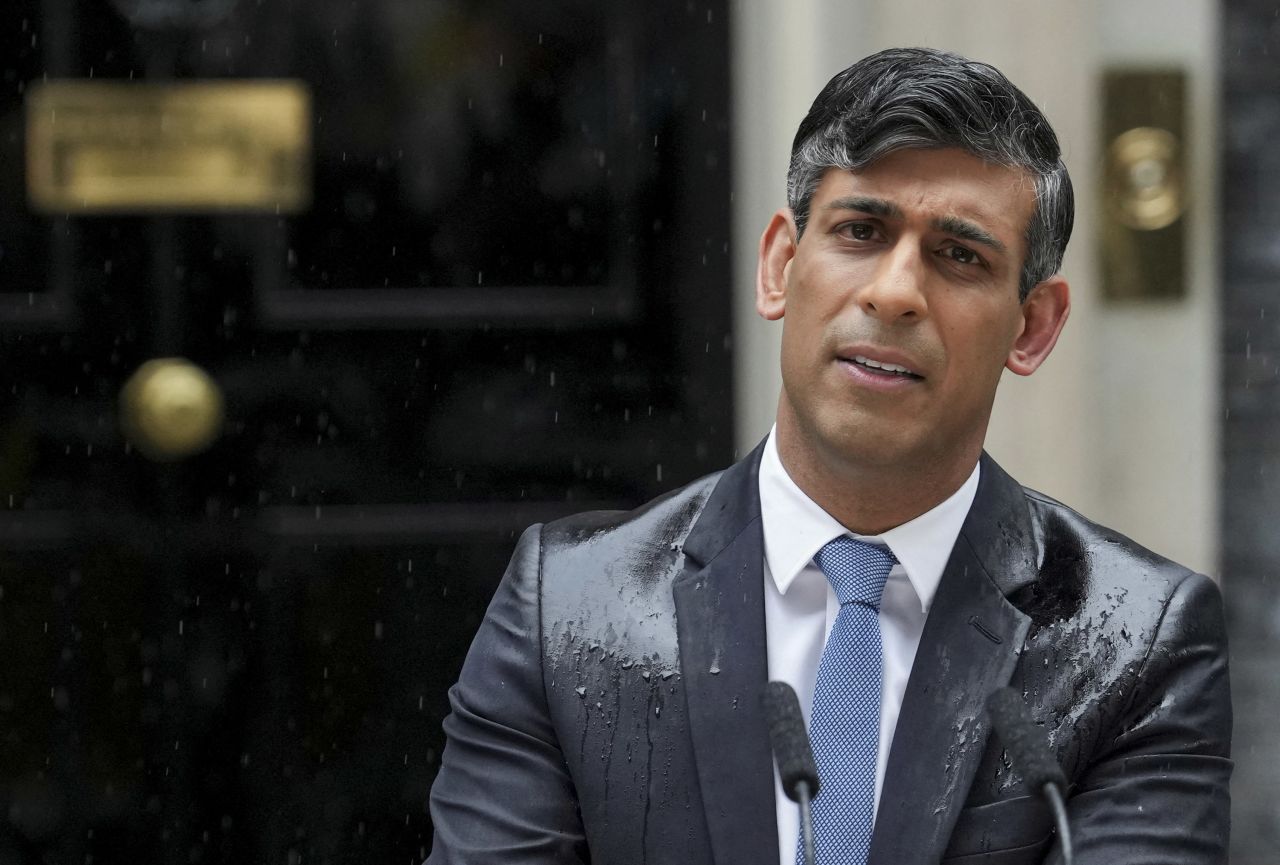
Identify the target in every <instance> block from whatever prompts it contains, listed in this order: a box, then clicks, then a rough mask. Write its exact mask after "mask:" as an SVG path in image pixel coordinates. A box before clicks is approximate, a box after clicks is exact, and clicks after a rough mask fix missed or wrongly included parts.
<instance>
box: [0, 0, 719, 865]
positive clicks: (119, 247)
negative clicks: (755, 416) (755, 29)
mask: <svg viewBox="0 0 1280 865" xmlns="http://www.w3.org/2000/svg"><path fill="white" fill-rule="evenodd" d="M725 7H726V4H725V3H724V2H723V0H717V2H712V3H709V4H708V3H699V4H688V3H685V2H676V0H662V2H649V3H644V4H630V5H629V7H627V8H623V7H622V6H617V7H615V6H614V4H604V3H599V2H595V0H555V2H542V3H521V2H515V0H470V2H462V0H448V2H446V0H440V2H431V0H355V2H353V0H305V2H303V0H6V2H5V4H4V6H3V9H2V10H0V72H2V74H3V81H0V147H3V157H2V159H0V194H2V195H3V198H2V201H3V207H2V208H0V341H2V342H3V363H4V367H3V370H2V371H0V394H3V402H2V403H0V405H2V414H0V652H2V653H3V662H2V663H0V814H2V815H4V816H5V817H6V820H5V822H4V823H3V824H2V826H0V862H58V863H89V862H93V863H109V862H122V863H123V862H128V863H137V862H174V863H177V862H182V863H196V862H269V863H304V862H357V861H370V862H373V861H377V862H380V863H385V862H399V863H410V862H415V861H419V860H420V859H421V858H422V857H423V856H425V854H426V852H427V851H428V849H429V847H430V838H431V827H430V820H429V817H428V814H427V811H426V802H427V794H428V790H429V787H430V784H431V781H432V778H433V777H434V774H435V767H436V764H437V760H438V754H439V751H440V748H441V746H442V738H441V734H440V722H441V719H442V717H443V715H444V713H445V711H446V707H447V701H446V689H447V687H448V685H449V684H450V683H451V681H452V680H453V678H454V677H455V676H456V674H457V670H458V668H459V666H460V664H461V660H462V656H463V653H464V652H465V650H466V646H467V644H468V642H469V640H470V637H471V634H472V633H473V632H474V629H475V627H476V625H477V623H478V621H479V618H480V616H481V615H482V614H483V610H484V607H485V605H486V603H487V600H488V597H489V596H490V594H491V593H492V591H493V588H494V586H495V584H496V582H497V580H498V578H499V577H500V575H501V572H502V569H503V567H504V565H505V562H506V559H507V556H508V555H509V553H510V550H511V548H512V546H513V544H514V541H515V538H516V536H517V535H518V533H519V531H520V530H521V529H522V528H523V527H524V526H526V525H527V524H529V523H531V522H535V521H538V520H544V519H548V518H552V517H554V516H557V515H560V514H564V513H568V512H571V511H575V510H581V509H584V508H590V507H629V506H632V505H635V504H638V503H640V502H641V501H643V500H645V499H647V498H649V497H651V496H653V495H655V494H657V493H658V492H660V491H662V490H664V489H668V488H670V487H672V486H674V485H676V484H679V483H681V482H683V481H686V480H689V479H691V478H693V477H695V476H697V475H700V474H702V473H705V472H707V471H711V470H714V469H716V468H720V467H722V466H723V465H725V464H726V463H727V462H728V461H729V460H730V457H731V406H730V402H729V352H730V343H729V333H728V321H729V314H728V272H729V268H728V262H729V250H728V232H729V182H728V165H729V153H728V151H727V113H726V112H727V101H728V93H727V82H726V75H727V67H728V58H727V26H726V25H727V22H726V20H725V19H726V9H725ZM46 79H48V80H53V81H55V83H56V82H57V81H65V80H70V81H74V82H80V83H81V84H83V83H84V82H89V81H94V82H99V83H100V82H103V81H106V82H107V83H109V84H114V85H121V86H124V85H129V86H134V87H137V88H142V87H144V86H150V85H155V84H161V83H166V82H167V83H173V82H184V81H188V80H197V79H198V80H202V81H209V80H213V81H220V82H224V83H229V82H248V81H257V80H263V79H268V80H273V81H281V80H283V81H287V82H295V83H300V84H301V85H302V88H303V92H305V93H307V94H309V100H310V111H311V114H310V118H311V119H310V124H309V128H310V131H311V136H312V138H311V143H310V146H309V152H310V165H309V166H308V168H307V176H308V177H309V178H311V180H310V182H309V186H310V189H309V198H310V203H309V205H307V206H306V207H305V208H302V209H300V210H298V211H297V212H281V213H279V214H277V213H273V212H270V209H269V208H268V209H266V210H264V209H262V208H246V207H244V206H237V205H233V204H232V203H230V200H231V198H233V196H232V195H231V193H230V192H228V191H226V190H222V192H221V193H219V194H224V193H225V194H226V196H227V199H228V203H226V204H225V206H222V207H217V206H214V207H212V208H211V207H209V206H201V207H188V208H183V207H181V206H177V205H175V204H173V203H172V202H170V203H169V204H167V205H163V204H162V205H156V206H154V207H140V206H134V207H130V208H117V209H115V210H112V209H110V208H106V209H101V208H99V209H98V210H96V211H95V210H93V209H92V208H88V207H85V208H81V207H78V206H67V207H65V208H63V209H61V210H59V209H56V208H55V209H50V208H48V207H44V208H43V209H42V208H41V207H38V206H36V205H33V204H29V203H28V201H29V192H30V190H29V188H28V187H29V180H30V177H29V176H28V165H29V164H30V160H32V159H52V160H61V162H59V163H58V164H59V165H60V166H62V168H63V169H64V170H66V171H68V172H72V173H75V172H79V173H80V174H78V175H77V177H79V178H80V179H81V180H85V181H86V182H89V181H98V180H102V179H103V178H101V177H98V175H95V174H94V172H95V171H97V172H103V171H104V169H103V168H102V167H101V165H100V164H98V163H94V162H93V161H92V160H91V159H87V158H86V159H83V160H80V161H77V159H78V157H77V156H76V155H75V154H68V153H66V152H62V151H61V150H60V151H59V152H57V153H32V152H30V151H31V149H32V148H33V147H35V146H36V145H32V146H30V147H29V146H28V144H27V141H28V135H29V133H30V129H31V126H32V124H33V123H34V122H36V120H37V118H33V117H32V116H31V110H30V103H31V101H32V98H33V97H32V94H33V93H34V92H36V91H38V89H39V85H43V83H44V82H45V81H46ZM133 92H134V91H130V94H131V93H133ZM136 92H137V93H139V94H141V93H142V92H143V91H142V90H141V89H139V90H137V91H136ZM139 98H141V97H139ZM107 114H108V115H109V114H110V112H109V111H107ZM45 119H46V120H48V119H49V118H45ZM104 122H106V121H104ZM107 127H110V123H109V122H108V124H107ZM107 127H104V129H105V130H106V131H104V132H102V133H101V134H102V135H103V136H107V137H109V136H112V135H118V134H119V131H118V130H116V131H112V129H113V128H114V127H111V128H107ZM95 134H96V133H95ZM33 140H34V139H33ZM117 143H118V142H117ZM41 146H43V145H41ZM140 146H143V147H145V146H149V145H147V143H146V142H145V141H144V142H143V144H141V145H140ZM139 152H143V151H139ZM147 152H149V151H147ZM133 158H134V161H135V162H139V161H140V162H141V164H143V170H144V171H145V170H146V165H145V163H146V159H145V158H143V157H140V156H138V154H137V153H135V154H133ZM147 158H149V157H147ZM95 166H96V167H95ZM152 168H154V166H152ZM184 170H187V169H184ZM160 173H163V172H160ZM181 177H182V175H181V172H178V173H177V174H175V175H174V179H171V183H181V182H189V178H188V180H186V181H184V180H182V179H181ZM86 178H87V180H86ZM107 179H110V178H107ZM172 192H173V190H172V189H160V193H161V198H163V197H164V195H168V194H170V193H172ZM156 360H160V363H159V365H156V364H151V365H150V366H147V367H144V364H147V362H148V361H156ZM140 368H143V369H145V370H150V371H151V372H153V373H154V372H155V371H156V370H158V369H159V370H164V371H165V372H166V373H173V374H174V375H176V376H177V378H176V379H174V380H173V381H176V382H177V384H174V383H173V381H171V382H170V388H171V389H170V391H169V392H165V391H163V388H160V395H159V396H156V393H155V392H153V391H154V390H155V389H154V388H152V389H151V390H148V389H147V388H143V387H141V386H140V385H138V384H137V379H135V380H134V381H135V384H134V386H133V388H132V389H131V390H128V391H127V392H126V393H124V394H123V395H122V391H125V390H126V388H125V385H126V382H127V381H129V380H130V379H131V377H133V376H135V373H137V371H138V370H139V369H140ZM202 375H207V379H204V378H202V377H201V376H202ZM184 376H185V378H184ZM152 383H154V382H152ZM157 387H158V386H157ZM173 388H176V389H177V391H173ZM184 388H185V390H184ZM175 392H176V393H177V394H178V397H177V398H178V399H179V402H180V403H181V400H183V399H185V400H187V403H188V404H190V405H188V408H190V407H191V406H192V405H194V406H195V408H196V409H199V408H200V407H201V406H203V407H204V408H206V409H208V410H209V415H208V420H209V430H210V436H211V439H210V441H209V443H208V444H207V445H204V446H202V445H200V444H198V443H197V444H192V445H191V446H190V447H187V448H186V449H185V450H184V449H183V448H176V449H170V450H166V449H165V446H164V444H163V441H159V442H157V441H156V440H154V435H159V436H160V438H161V439H163V437H164V435H166V434H167V433H166V432H165V430H164V429H161V430H160V431H159V433H155V431H154V430H153V431H152V432H150V433H149V432H147V430H146V429H143V428H142V427H140V426H139V425H138V424H139V422H138V421H137V417H139V416H147V412H148V411H151V410H152V409H154V408H155V406H154V405H152V403H151V402H149V401H151V400H157V399H159V400H161V401H163V399H165V398H174V393H175ZM165 393H168V397H166V396H165ZM219 404H220V405H221V411H220V413H219V412H218V411H217V410H216V409H217V406H218V405H219ZM179 408H182V406H181V405H180V406H179ZM197 413H198V411H197ZM153 414H155V413H154V412H153ZM126 415H128V416H133V417H134V418H135V422H134V425H133V426H130V425H128V424H127V423H125V420H126V418H125V416H126ZM156 417H159V418H160V422H161V426H162V427H163V421H164V419H165V418H166V417H167V418H169V419H170V420H174V419H175V418H177V419H179V420H180V419H181V417H182V412H181V411H178V412H177V413H176V414H175V413H174V412H172V411H171V412H170V413H169V414H168V415H166V414H164V412H163V411H160V412H159V413H158V414H157V415H156ZM219 417H220V418H221V420H220V421H219V420H218V418H219ZM153 421H154V418H153ZM125 429H127V430H129V432H128V434H126V432H124V431H122V430H125ZM148 436H152V438H148Z"/></svg>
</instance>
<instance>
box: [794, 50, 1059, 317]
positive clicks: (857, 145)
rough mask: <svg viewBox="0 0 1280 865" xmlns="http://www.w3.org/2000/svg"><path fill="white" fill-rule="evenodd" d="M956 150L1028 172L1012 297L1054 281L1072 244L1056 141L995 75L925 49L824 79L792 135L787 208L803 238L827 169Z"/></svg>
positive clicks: (883, 55) (883, 56)
mask: <svg viewBox="0 0 1280 865" xmlns="http://www.w3.org/2000/svg"><path fill="white" fill-rule="evenodd" d="M942 147H955V148H959V149H961V150H964V151H965V152H967V153H970V154H972V155H974V156H976V157H978V158H980V159H982V160H984V161H987V162H991V163H995V164H998V165H1006V166H1009V167H1011V168H1021V169H1023V170H1025V171H1027V172H1028V173H1029V174H1030V175H1031V178H1032V180H1033V183H1034V188H1035V194H1036V204H1035V211H1034V212H1033V213H1032V215H1031V220H1030V222H1029V223H1028V225H1027V231H1026V240H1027V257H1026V260H1025V261H1024V262H1023V263H1022V272H1021V274H1020V276H1019V280H1018V297H1019V299H1020V300H1026V298H1027V295H1028V294H1030V293H1031V289H1033V288H1035V287H1036V285H1038V284H1039V283H1041V282H1043V281H1044V280H1046V279H1048V278H1049V277H1051V276H1053V275H1054V274H1055V273H1057V272H1058V269H1059V268H1060V267H1061V266H1062V256H1063V253H1064V252H1065V251H1066V248H1067V241H1068V240H1069V239H1070V238H1071V227H1072V223H1073V221H1074V219H1075V196H1074V193H1073V191H1072V188H1071V177H1070V176H1069V175H1068V174H1067V167H1066V165H1064V164H1063V162H1062V153H1061V149H1060V148H1059V146H1058V137H1057V135H1055V134H1054V132H1053V128H1052V127H1051V126H1050V125H1049V121H1048V120H1047V119H1046V118H1045V116H1044V114H1042V113H1041V112H1040V110H1039V109H1038V108H1036V106H1035V105H1034V104H1033V103H1032V102H1031V100H1030V99H1028V98H1027V97H1026V95H1025V94H1024V93H1023V92H1022V91H1021V90H1019V89H1018V88H1017V87H1015V86H1014V85H1013V84H1012V83H1011V82H1010V81H1009V79H1007V78H1005V76H1004V74H1003V73H1001V72H1000V70H998V69H996V68H995V67H993V66H988V65H987V64H985V63H977V62H975V61H972V60H967V59H965V58H964V57H960V56H959V55H956V54H951V53H948V52H945V51H936V50H933V49H928V48H897V49H891V50H888V51H881V52H879V53H878V54H873V55H871V56H870V57H867V58H865V59H863V60H860V61H858V62H857V63H855V64H853V65H852V66H850V67H849V68H848V69H846V70H844V71H843V72H841V73H839V74H838V75H836V76H835V77H834V78H832V79H831V80H830V81H829V82H828V83H827V86H826V87H824V88H823V89H822V92H821V93H819V94H818V98H817V99H815V100H814V102H813V106H812V107H811V108H810V109H809V113H808V115H806V116H805V118H804V120H803V121H802V122H801V123H800V128H799V129H798V130H797V131H796V137H795V141H794V142H793V144H792V146H791V166H790V168H789V169H788V171H787V203H788V205H790V207H791V210H792V212H793V214H794V215H795V221H796V230H797V231H798V232H800V233H803V232H804V227H805V224H806V223H807V222H808V219H809V204H810V201H811V199H812V198H813V193H814V190H816V189H817V187H818V184H819V182H820V181H821V180H822V176H823V174H825V173H826V171H827V169H830V168H839V169H845V170H850V171H856V170H858V169H861V168H865V167H867V166H868V165H870V164H871V163H873V162H875V161H876V160H877V159H880V158H881V157H883V156H887V155H888V154H890V153H892V152H894V151H896V150H903V149H907V148H942Z"/></svg>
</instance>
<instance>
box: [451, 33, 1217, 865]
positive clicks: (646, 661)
mask: <svg viewBox="0 0 1280 865" xmlns="http://www.w3.org/2000/svg"><path fill="white" fill-rule="evenodd" d="M788 200H789V205H790V206H789V207H788V208H784V209H782V210H780V211H778V213H776V214H775V215H774V216H773V218H772V220H771V221H770V223H769V225H768V227H767V228H766V229H765V231H764V236H763V237H762V239H761V243H760V252H759V276H758V284H757V306H758V309H759V311H760V314H761V315H763V316H764V317H765V318H767V319H771V320H782V322H783V332H782V379H783V388H782V393H781V396H780V399H779V404H778V415H777V424H776V426H775V428H774V430H773V432H772V433H771V435H770V436H769V438H768V439H766V441H765V442H764V443H763V444H762V445H761V446H760V447H759V448H757V449H756V450H755V451H754V452H753V453H752V454H751V455H749V456H748V457H747V458H746V459H745V460H743V461H742V462H740V463H738V464H737V465H735V466H733V467H731V468H730V469H728V470H727V471H725V472H723V473H722V474H720V475H717V476H712V477H709V478H706V479H703V480H701V481H697V482H695V483H694V484H692V485H690V486H688V487H686V488H684V489H682V490H678V491H676V492H674V493H671V494H670V495H668V496H665V497H663V498H661V499H659V500H657V501H655V502H652V503H650V504H649V505H647V506H645V507H643V508H641V509H639V510H637V511H634V512H632V513H627V514H615V513H609V514H584V515H581V516H577V517H572V518H569V519H566V520H561V521H558V522H556V523H552V524H550V525H547V526H542V527H537V526H535V527H534V528H531V529H529V530H528V531H527V532H526V533H525V535H524V536H523V537H522V538H521V541H520V544H519V546H518V547H517V549H516V552H515V555H514V557H513V559H512V563H511V566H510V568H509V570H508V572H507V574H506V577H505V578H504V580H503V583H502V585H501V588H500V589H499V590H498V593H497V596H496V597H495V598H494V601H493V603H492V605H491V607H490V609H489V612H488V615H487V617H486V619H485V621H484V624H483V625H482V627H481V629H480V632H479V634H478V635H477V637H476V641H475V644H474V645H473V647H472V650H471V653H470V655H469V656H468V658H467V662H466V665H465V667H464V669H463V671H462V677H461V680H460V681H459V683H458V685H457V686H456V688H455V689H454V690H453V692H452V700H453V714H452V715H451V716H450V718H449V719H448V720H447V721H446V724H445V729H446V732H447V733H448V737H449V744H448V746H447V748H446V750H445V753H444V757H443V761H442V764H441V769H440V775H439V777H438V779H437V781H436V784H435V787H434V789H433V791H432V798H431V808H432V817H433V819H434V821H435V826H436V841H435V847H434V849H433V852H432V855H431V859H430V860H429V861H430V862H433V863H462V862H485V863H491V862H534V863H543V862H545V863H552V862H587V861H593V862H607V863H624V862H648V863H654V862H671V863H676V862H679V863H704V862H705V863H711V862H715V863H719V865H730V863H746V862H763V863H772V862H780V863H784V865H785V863H793V862H796V861H797V858H796V857H797V840H796V839H797V818H796V817H795V806H794V805H792V804H791V803H790V802H787V801H785V800H784V799H783V798H782V796H781V793H780V792H779V788H778V786H777V782H776V780H775V776H774V770H773V767H772V760H771V754H770V746H769V741H768V736H767V732H766V729H765V724H764V721H763V718H762V709H761V705H760V692H761V690H762V687H763V685H764V683H765V682H766V680H768V679H782V680H785V681H788V682H790V683H791V684H792V685H794V686H795V688H796V690H797V691H798V692H799V694H800V698H801V703H802V705H804V706H805V707H806V710H807V711H809V713H810V717H811V723H812V728H811V731H812V738H813V742H814V746H815V751H816V754H817V759H818V764H819V772H820V777H821V781H822V789H821V790H820V791H819V793H818V796H817V798H816V799H815V802H814V811H815V817H814V820H815V834H816V836H817V843H818V861H819V862H820V863H833V862H872V863H886V865H888V863H893V865H905V863H926V862H938V861H943V862H956V863H961V862H963V863H980V862H981V863H997V862H998V863H1024V862H1025V863H1033V862H1042V861H1059V860H1058V857H1059V853H1058V852H1057V851H1058V849H1059V845H1058V844H1057V843H1055V838H1054V836H1053V820H1052V817H1051V814H1050V812H1049V810H1048V809H1047V808H1046V807H1045V806H1044V805H1043V804H1042V803H1041V801H1040V798H1039V796H1038V795H1036V791H1033V790H1029V789H1028V788H1027V785H1026V783H1025V781H1024V780H1023V778H1022V776H1021V775H1020V767H1018V766H1011V765H1009V764H1008V762H1007V761H1006V759H1005V756H1004V754H1003V750H1002V748H1001V745H1000V742H999V740H998V739H997V738H996V737H994V736H992V735H991V731H990V726H989V721H988V719H987V718H986V716H985V714H984V711H983V706H984V703H985V701H986V698H987V696H988V695H989V694H990V693H991V692H992V691H994V690H996V689H997V688H1000V687H1003V686H1008V685H1012V686H1013V687H1014V688H1016V689H1017V690H1018V691H1019V692H1020V693H1021V694H1022V695H1023V696H1024V698H1025V701H1026V704H1027V707H1028V711H1029V714H1030V715H1031V717H1032V718H1033V719H1034V721H1035V723H1036V724H1038V725H1040V726H1041V727H1042V729H1043V730H1044V731H1045V733H1046V734H1047V735H1048V738H1049V741H1050V743H1051V747H1052V750H1053V755H1054V756H1055V757H1056V758H1057V759H1058V761H1059V762H1060V764H1061V766H1062V768H1063V770H1064V772H1065V774H1066V778H1067V781H1068V790H1067V797H1068V802H1067V805H1068V810H1069V815H1070V821H1071V824H1072V828H1073V835H1074V843H1075V848H1076V855H1075V861H1076V862H1077V863H1098V865H1102V863H1106V865H1114V863H1127V865H1132V863H1162V865H1167V863H1210V862H1225V861H1226V860H1225V850H1226V843H1227V822H1228V795H1227V782H1228V778H1229V775H1230V770H1231V763H1230V760H1229V759H1228V751H1229V737H1230V729H1231V714H1230V704H1229V695H1228V684H1227V673H1226V649H1225V637H1224V632H1223V623H1222V614H1221V607H1220V602H1219V598H1218V594H1217V590H1216V588H1215V587H1214V585H1213V583H1212V582H1210V581H1209V580H1208V579H1207V578H1205V577H1203V576H1200V575H1196V574H1193V573H1191V572H1189V571H1188V570H1186V569H1185V568H1182V567H1180V566H1178V565H1176V564H1174V563H1172V562H1169V561H1167V560H1164V559H1162V558H1160V557H1158V556H1156V555H1155V554H1153V553H1151V552H1148V551H1146V550H1144V549H1142V548H1140V547H1138V546H1137V545H1136V544H1134V543H1133V542H1132V541H1130V540H1128V539H1126V538H1124V537H1122V536H1120V535H1118V534H1115V533H1114V532H1111V531H1109V530H1107V529H1105V528H1102V527H1100V526H1097V525H1094V524H1092V523H1090V522H1088V521H1087V520H1085V519H1084V518H1083V517H1081V516H1080V515H1078V514H1076V513H1074V512H1073V511H1071V510H1069V509H1068V508H1066V507H1064V506H1063V505H1061V504H1058V503H1057V502H1054V501H1053V500H1051V499H1048V498H1046V497H1044V496H1042V495H1040V494H1039V493H1035V492H1031V491H1029V490H1025V489H1023V488H1022V487H1020V486H1019V485H1018V484H1017V483H1016V482H1015V481H1013V480H1012V479H1011V478H1010V477H1009V476H1008V475H1006V474H1005V473H1004V472H1003V471H1002V470H1001V469H1000V468H999V466H997V465H996V464H995V463H994V462H993V461H992V460H991V459H990V458H989V457H987V456H986V455H984V454H983V453H982V442H983V438H984V435H985V432H986V427H987V422H988V419H989V417H990V413H991V406H992V401H993V399H994V396H995V391H996V386H997V383H998V381H999V379H1000V376H1001V374H1002V371H1003V370H1004V369H1008V370H1011V371H1013V372H1014V373H1016V374H1019V375H1029V374H1031V373H1032V372H1034V371H1035V370H1036V368H1037V367H1039V366H1040V364H1041V363H1042V362H1043V361H1044V360H1045V358H1047V357H1048V355H1049V353H1050V352H1051V350H1052V349H1053V346H1054V344H1055V342H1056V340H1057V338H1058V334H1059V333H1060V332H1061V329H1062V326H1063V324H1064V323H1065V322H1066V319H1067V314H1068V310H1069V305H1070V301H1069V293H1068V287H1067V283H1066V281H1065V280H1064V279H1063V278H1062V277H1061V276H1059V275H1057V270H1058V267H1059V265H1060V263H1061V261H1062V254H1063V250H1064V248H1065V246H1066V242H1067V238H1068V236H1069V235H1070V232H1071V224H1072V214H1073V205H1072V193H1071V184H1070V180H1069V178H1068V176H1067V172H1066V169H1065V167H1064V166H1063V164H1062V161H1061V158H1060V155H1059V148H1058V143H1057V140H1056V137H1055V136H1054V133H1053V131H1052V130H1051V129H1050V127H1049V125H1048V122H1047V121H1046V120H1045V118H1044V117H1043V116H1042V115H1041V114H1040V112H1039V111H1038V110H1037V109H1036V108H1035V107H1034V106H1033V105H1032V104H1031V103H1030V101H1029V100H1028V99H1027V98H1026V97H1025V96H1024V95H1023V94H1022V93H1021V92H1020V91H1019V90H1017V89H1016V88H1015V87H1014V86H1013V85H1012V84H1010V83H1009V82H1008V81H1007V80H1006V79H1005V78H1004V76H1003V75H1001V74H1000V73H999V72H998V71H997V70H995V69H993V68H991V67H989V66H985V65H983V64H978V63H973V62H970V61H967V60H965V59H963V58H960V57H956V56H954V55H950V54H944V53H941V52H935V51H926V50H900V51H886V52H882V53H880V54H877V55H874V56H872V57H869V58H867V59H865V60H863V61H861V62H859V63H857V64H855V65H854V66H852V67H850V68H849V69H847V70H845V71H844V72H842V73H840V74H839V75H837V76H836V77H835V78H834V79H832V81H831V82H830V83H829V84H828V85H827V87H826V88H825V89H824V90H823V91H822V93H821V94H820V95H819V96H818V98H817V100H816V101H815V102H814V105H813V107H812V109H811V110H810V112H809V114H808V116H807V117H806V118H805V120H804V122H803V123H802V124H801V126H800V129H799V132H798V133H797V135H796V139H795V145H794V147H793V152H792V161H791V167H790V172H789V176H788ZM850 579H852V580H853V583H850V582H849V580H850ZM854 583H856V585H857V588H856V590H854V589H850V588H849V586H850V585H853V584H854ZM877 716H878V717H877Z"/></svg>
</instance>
